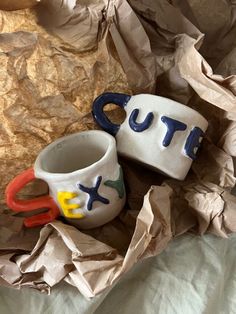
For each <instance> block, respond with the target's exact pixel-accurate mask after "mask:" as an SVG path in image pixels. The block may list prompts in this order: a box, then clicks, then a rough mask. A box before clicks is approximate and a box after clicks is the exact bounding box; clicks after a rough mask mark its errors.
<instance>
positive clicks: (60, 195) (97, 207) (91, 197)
mask: <svg viewBox="0 0 236 314" xmlns="http://www.w3.org/2000/svg"><path fill="white" fill-rule="evenodd" d="M34 172H35V177H37V178H40V179H42V180H44V181H46V182H47V184H48V186H49V193H50V195H51V196H52V198H53V199H54V201H55V202H56V204H57V205H58V207H59V209H60V211H61V215H63V216H64V217H65V218H66V220H68V221H69V222H70V223H71V224H74V225H76V226H77V227H79V228H82V229H88V228H94V227H98V226H101V225H103V224H105V223H107V222H108V221H110V220H112V219H114V218H115V217H116V216H117V215H118V214H119V213H120V211H121V209H122V208H123V206H124V203H125V188H124V182H123V176H122V169H121V167H120V165H119V164H118V161H117V152H116V143H115V139H114V138H113V137H112V136H111V135H109V134H107V133H106V132H103V131H95V130H94V131H85V132H81V133H76V134H72V135H69V136H65V137H62V138H60V139H58V140H56V141H55V142H53V143H52V144H50V145H49V146H47V147H46V148H45V149H44V150H43V151H42V152H41V153H40V154H39V156H38V157H37V159H36V162H35V165H34Z"/></svg>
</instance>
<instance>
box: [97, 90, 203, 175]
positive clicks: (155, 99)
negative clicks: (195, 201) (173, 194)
mask: <svg viewBox="0 0 236 314" xmlns="http://www.w3.org/2000/svg"><path fill="white" fill-rule="evenodd" d="M108 103H114V104H117V105H118V106H120V107H122V108H124V110H125V111H126V119H125V121H124V122H123V123H122V124H121V125H116V124H113V123H112V122H111V121H109V120H108V118H107V117H106V115H105V113H104V111H103V109H104V106H105V105H106V104H108ZM93 115H94V117H95V120H96V121H97V122H98V124H99V125H100V126H101V127H102V128H103V129H104V130H105V131H107V132H109V133H110V134H112V135H114V136H115V137H116V140H117V149H118V152H119V153H120V154H122V155H124V156H127V157H129V158H132V159H135V160H137V161H139V162H142V163H143V164H146V165H147V166H149V167H152V168H154V169H155V170H158V171H160V172H162V173H164V174H166V175H168V176H170V177H173V178H176V179H179V180H183V179H184V178H185V176H186V175H187V173H188V171H189V169H190V167H191V164H192V161H193V160H194V159H196V157H197V150H198V148H199V146H200V143H201V141H202V138H203V137H204V132H205V131H206V129H207V126H208V122H207V120H206V119H205V118H204V117H203V116H202V115H200V114H199V113H198V112H197V111H195V110H193V109H191V108H189V107H187V106H185V105H182V104H181V103H178V102H176V101H173V100H171V99H168V98H164V97H160V96H154V95H149V94H140V95H135V96H129V95H125V94H117V93H105V94H102V95H100V96H99V97H98V98H97V99H96V100H95V101H94V104H93Z"/></svg>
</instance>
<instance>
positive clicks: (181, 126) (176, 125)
mask: <svg viewBox="0 0 236 314" xmlns="http://www.w3.org/2000/svg"><path fill="white" fill-rule="evenodd" d="M161 121H162V122H163V123H165V125H166V127H167V132H166V135H165V137H164V140H163V141H162V145H163V146H165V147H167V146H169V145H170V143H171V141H172V138H173V136H174V133H175V132H176V131H184V130H186V128H187V125H186V124H185V123H182V122H180V121H178V120H174V119H171V118H168V117H166V116H162V117H161Z"/></svg>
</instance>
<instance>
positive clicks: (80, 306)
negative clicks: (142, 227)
mask: <svg viewBox="0 0 236 314" xmlns="http://www.w3.org/2000/svg"><path fill="white" fill-rule="evenodd" d="M0 313H1V314H5V313H6V314H9V313H19V314H21V313H22V314H23V313H24V314H25V313H34V314H37V313H45V314H46V313H48V314H54V313H57V314H58V313H63V314H67V313H68V314H73V313H79V314H80V313H81V314H91V313H95V314H106V313H109V314H111V313H115V314H119V313H122V314H126V313H127V314H128V313H129V314H133V313H135V314H146V313H147V314H152V313H161V314H162V313H164V314H169V313H170V314H172V313H178V314H192V313H194V314H195V313H197V314H200V313H201V314H202V313H204V314H211V313H212V314H218V313H221V314H222V313H225V314H228V313H230V314H231V313H232V314H234V313H236V235H232V236H230V238H229V239H222V238H217V237H215V236H212V235H205V236H203V237H198V236H194V235H189V234H188V235H184V236H181V237H179V238H177V239H175V240H174V241H173V242H172V243H171V244H170V245H169V246H168V248H167V249H166V250H165V251H164V252H163V253H162V254H161V255H159V256H157V257H154V258H150V259H147V260H145V261H143V262H142V263H140V264H138V265H137V266H136V267H134V268H133V269H132V270H131V271H130V272H129V273H128V274H126V276H124V278H122V280H120V281H119V282H118V283H117V284H116V286H115V287H113V289H110V290H109V291H106V293H104V294H102V295H100V296H98V297H96V298H94V299H92V300H87V299H85V298H84V297H83V296H82V295H81V294H80V293H79V292H78V291H77V290H76V289H75V288H73V287H71V286H69V285H67V284H60V285H59V286H57V287H56V288H54V289H53V290H52V293H51V295H50V296H47V295H44V294H40V293H39V292H38V291H34V290H30V289H24V290H21V291H18V290H14V289H11V288H5V287H0Z"/></svg>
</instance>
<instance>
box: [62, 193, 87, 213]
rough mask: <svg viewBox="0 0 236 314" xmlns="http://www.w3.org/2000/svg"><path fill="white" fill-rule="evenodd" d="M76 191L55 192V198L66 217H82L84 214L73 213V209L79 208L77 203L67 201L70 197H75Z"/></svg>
mask: <svg viewBox="0 0 236 314" xmlns="http://www.w3.org/2000/svg"><path fill="white" fill-rule="evenodd" d="M77 196H78V194H77V193H71V192H58V193H57V200H58V202H59V203H60V205H61V208H62V210H63V213H64V215H65V217H67V218H83V217H84V215H83V214H80V213H77V214H74V213H73V209H76V208H80V206H79V204H70V203H69V202H68V201H69V200H71V199H72V198H75V197H77Z"/></svg>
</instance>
